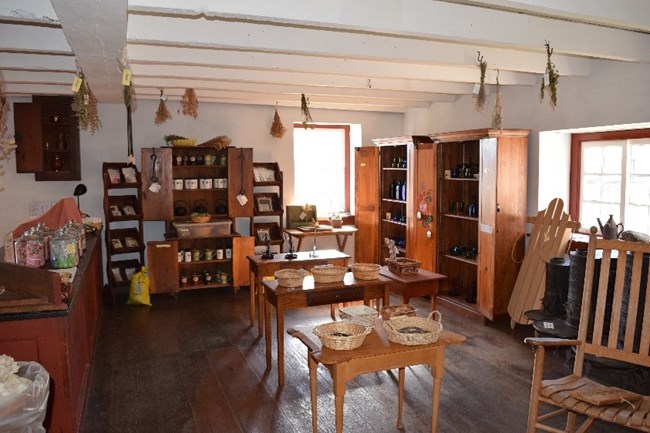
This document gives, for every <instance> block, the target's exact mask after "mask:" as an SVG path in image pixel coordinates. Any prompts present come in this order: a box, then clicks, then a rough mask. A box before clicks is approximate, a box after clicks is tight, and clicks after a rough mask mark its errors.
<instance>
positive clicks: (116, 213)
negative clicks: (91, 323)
mask: <svg viewBox="0 0 650 433" xmlns="http://www.w3.org/2000/svg"><path fill="white" fill-rule="evenodd" d="M124 169H132V170H134V175H133V176H134V179H131V181H130V182H127V179H126V178H125V176H124ZM111 172H112V173H111ZM111 174H112V175H113V176H114V178H113V179H111ZM102 177H103V183H104V216H105V218H106V229H105V230H104V238H105V241H106V275H107V277H108V285H109V286H110V287H111V288H112V289H119V288H125V287H128V286H129V282H130V279H131V276H133V274H134V273H135V272H139V271H140V268H141V266H142V265H143V264H144V252H145V247H146V245H145V243H144V239H143V222H142V200H141V197H140V188H141V177H140V173H139V172H138V171H137V169H136V167H135V166H132V165H129V164H127V163H122V162H105V163H103V164H102ZM133 180H135V181H133Z"/></svg>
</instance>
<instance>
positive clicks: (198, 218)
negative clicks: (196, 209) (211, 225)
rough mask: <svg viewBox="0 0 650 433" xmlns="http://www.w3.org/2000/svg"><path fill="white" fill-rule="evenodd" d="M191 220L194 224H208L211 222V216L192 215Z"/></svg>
mask: <svg viewBox="0 0 650 433" xmlns="http://www.w3.org/2000/svg"><path fill="white" fill-rule="evenodd" d="M190 219H191V220H192V222H193V223H208V222H210V215H203V214H196V213H192V214H191V215H190Z"/></svg>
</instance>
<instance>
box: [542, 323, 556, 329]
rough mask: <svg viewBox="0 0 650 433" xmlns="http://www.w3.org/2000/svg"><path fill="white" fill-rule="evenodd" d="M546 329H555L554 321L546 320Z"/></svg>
mask: <svg viewBox="0 0 650 433" xmlns="http://www.w3.org/2000/svg"><path fill="white" fill-rule="evenodd" d="M544 329H555V324H554V323H553V322H544Z"/></svg>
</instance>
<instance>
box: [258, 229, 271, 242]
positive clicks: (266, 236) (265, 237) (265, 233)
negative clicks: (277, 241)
mask: <svg viewBox="0 0 650 433" xmlns="http://www.w3.org/2000/svg"><path fill="white" fill-rule="evenodd" d="M256 235H257V240H258V241H260V242H264V243H266V242H268V241H270V240H271V231H270V230H269V229H267V228H264V229H257V233H256Z"/></svg>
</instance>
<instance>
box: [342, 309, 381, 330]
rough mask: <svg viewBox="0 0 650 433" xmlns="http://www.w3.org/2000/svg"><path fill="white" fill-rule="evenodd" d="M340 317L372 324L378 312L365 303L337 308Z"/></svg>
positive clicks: (366, 324) (368, 324)
mask: <svg viewBox="0 0 650 433" xmlns="http://www.w3.org/2000/svg"><path fill="white" fill-rule="evenodd" d="M339 315H340V316H341V319H345V320H349V321H351V322H354V323H360V324H362V325H365V326H373V325H374V323H375V319H376V318H377V316H378V315H379V312H378V311H377V310H375V309H374V308H372V307H369V306H367V305H353V306H350V307H343V308H340V309H339Z"/></svg>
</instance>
